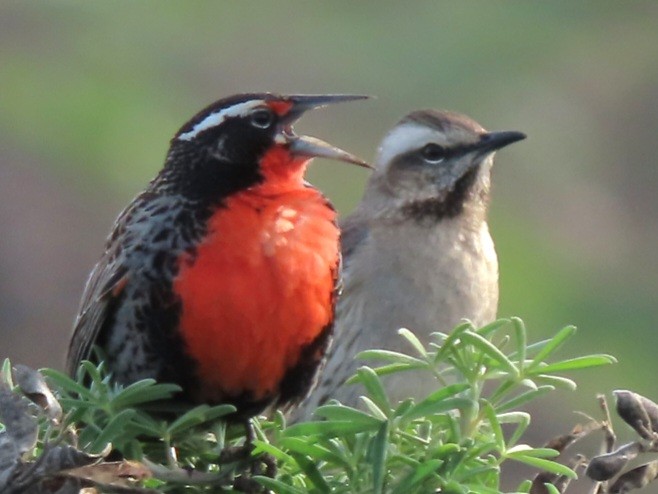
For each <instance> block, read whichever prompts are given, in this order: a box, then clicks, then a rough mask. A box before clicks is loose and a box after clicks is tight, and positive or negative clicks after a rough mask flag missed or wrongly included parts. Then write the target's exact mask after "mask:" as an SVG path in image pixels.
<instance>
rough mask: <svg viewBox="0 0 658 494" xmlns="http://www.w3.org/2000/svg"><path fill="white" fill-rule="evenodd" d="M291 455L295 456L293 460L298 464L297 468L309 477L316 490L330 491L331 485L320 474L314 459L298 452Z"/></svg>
mask: <svg viewBox="0 0 658 494" xmlns="http://www.w3.org/2000/svg"><path fill="white" fill-rule="evenodd" d="M292 456H293V457H294V458H295V461H296V462H297V465H299V468H300V469H301V470H302V472H304V473H305V474H306V476H307V477H308V478H309V479H310V481H311V482H312V483H313V486H314V487H315V488H316V489H317V491H318V492H321V493H329V492H331V487H329V484H327V481H326V480H325V479H324V477H323V476H322V473H321V472H320V469H319V468H318V466H317V464H316V463H315V462H314V461H312V460H310V459H309V458H307V457H306V456H304V455H300V454H293V455H292Z"/></svg>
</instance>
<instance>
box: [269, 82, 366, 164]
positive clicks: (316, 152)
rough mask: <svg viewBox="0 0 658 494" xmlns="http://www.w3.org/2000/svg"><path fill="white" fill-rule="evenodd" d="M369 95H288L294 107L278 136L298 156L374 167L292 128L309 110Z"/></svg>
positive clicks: (285, 119)
mask: <svg viewBox="0 0 658 494" xmlns="http://www.w3.org/2000/svg"><path fill="white" fill-rule="evenodd" d="M368 98H369V96H362V95H354V94H317V95H316V94H308V95H293V96H286V97H285V98H284V101H286V102H291V103H292V107H291V108H290V110H288V112H287V113H286V114H285V115H283V116H282V118H281V130H280V134H279V135H278V136H277V137H280V138H281V139H282V140H283V142H284V143H286V144H288V146H289V147H288V149H289V150H290V152H291V153H292V154H295V155H297V156H306V157H309V158H316V157H317V158H328V159H334V160H338V161H345V162H347V163H353V164H355V165H359V166H363V167H365V168H372V167H371V166H370V165H369V164H368V163H367V162H365V161H364V160H362V159H361V158H359V157H358V156H355V155H353V154H351V153H348V152H347V151H344V150H342V149H340V148H337V147H336V146H333V145H331V144H329V143H328V142H324V141H322V140H320V139H317V138H315V137H310V136H298V135H296V134H295V133H294V132H293V130H292V125H293V124H294V123H295V122H296V121H297V120H298V119H299V118H300V117H301V116H302V115H303V114H304V113H306V112H307V111H308V110H314V109H316V108H323V107H325V106H327V105H330V104H333V103H342V102H345V101H357V100H362V99H368Z"/></svg>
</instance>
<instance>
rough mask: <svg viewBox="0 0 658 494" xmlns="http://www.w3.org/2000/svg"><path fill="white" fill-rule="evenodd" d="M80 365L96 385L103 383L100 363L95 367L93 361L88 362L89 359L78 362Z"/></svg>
mask: <svg viewBox="0 0 658 494" xmlns="http://www.w3.org/2000/svg"><path fill="white" fill-rule="evenodd" d="M101 365H102V364H101ZM80 366H81V367H82V368H83V369H84V371H85V372H86V373H87V375H88V376H89V377H90V378H91V380H92V381H93V382H94V383H95V384H98V385H102V384H103V376H102V375H101V366H100V365H99V366H98V367H97V366H96V364H94V363H93V362H90V361H89V360H83V361H82V362H81V363H80Z"/></svg>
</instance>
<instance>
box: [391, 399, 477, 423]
mask: <svg viewBox="0 0 658 494" xmlns="http://www.w3.org/2000/svg"><path fill="white" fill-rule="evenodd" d="M476 408H477V403H475V402H473V401H472V400H469V399H468V398H447V399H445V400H440V401H427V400H425V401H421V402H420V403H418V404H417V405H415V406H413V407H411V408H410V409H409V410H408V411H407V412H406V413H405V414H404V415H403V416H402V417H400V422H401V423H403V424H404V423H408V422H410V421H412V420H416V419H419V418H423V417H428V416H430V415H435V414H440V413H445V412H448V411H450V410H460V411H462V414H464V413H466V411H472V410H475V409H476Z"/></svg>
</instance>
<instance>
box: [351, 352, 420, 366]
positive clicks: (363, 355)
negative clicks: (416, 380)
mask: <svg viewBox="0 0 658 494" xmlns="http://www.w3.org/2000/svg"><path fill="white" fill-rule="evenodd" d="M356 358H357V359H359V360H383V361H385V362H392V363H396V364H409V365H422V366H425V365H426V362H425V361H424V360H421V359H418V358H416V357H412V356H411V355H407V354H405V353H399V352H393V351H391V350H365V351H363V352H359V353H358V354H357V356H356Z"/></svg>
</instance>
